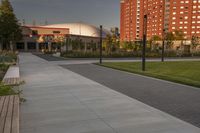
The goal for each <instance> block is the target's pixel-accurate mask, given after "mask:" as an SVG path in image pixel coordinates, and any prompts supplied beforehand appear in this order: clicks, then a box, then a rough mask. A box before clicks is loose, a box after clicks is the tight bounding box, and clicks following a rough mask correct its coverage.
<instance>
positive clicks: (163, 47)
mask: <svg viewBox="0 0 200 133" xmlns="http://www.w3.org/2000/svg"><path fill="white" fill-rule="evenodd" d="M164 54H165V29H163V42H162V58H161V61H162V62H164V56H165V55H164Z"/></svg>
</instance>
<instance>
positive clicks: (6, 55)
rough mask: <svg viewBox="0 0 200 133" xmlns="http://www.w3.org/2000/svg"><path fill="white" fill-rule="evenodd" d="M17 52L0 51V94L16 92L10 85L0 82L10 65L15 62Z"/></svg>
mask: <svg viewBox="0 0 200 133" xmlns="http://www.w3.org/2000/svg"><path fill="white" fill-rule="evenodd" d="M16 61H17V54H16V53H14V52H0V96H5V95H13V94H16V92H15V91H14V90H13V89H12V87H11V86H8V85H4V84H3V83H2V80H3V77H4V75H5V73H6V71H7V70H8V68H9V66H10V65H13V64H16Z"/></svg>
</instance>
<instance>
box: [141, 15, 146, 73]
mask: <svg viewBox="0 0 200 133" xmlns="http://www.w3.org/2000/svg"><path fill="white" fill-rule="evenodd" d="M146 41H147V14H146V15H144V23H143V48H142V71H145V70H146Z"/></svg>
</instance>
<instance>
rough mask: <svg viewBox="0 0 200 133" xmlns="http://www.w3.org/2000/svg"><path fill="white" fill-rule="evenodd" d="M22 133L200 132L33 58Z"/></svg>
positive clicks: (27, 60)
mask: <svg viewBox="0 0 200 133" xmlns="http://www.w3.org/2000/svg"><path fill="white" fill-rule="evenodd" d="M20 74H21V75H22V78H23V79H24V80H25V81H26V84H25V85H23V86H22V89H23V90H24V91H23V93H24V97H25V98H26V99H27V102H25V103H23V104H22V105H21V109H20V111H21V121H20V126H21V128H20V129H21V133H199V132H200V129H199V128H197V127H195V126H192V125H190V124H188V123H186V122H183V121H181V120H179V119H177V118H174V117H172V116H170V115H168V114H166V113H163V112H161V111H159V110H157V109H155V108H152V107H150V106H148V105H145V104H143V103H141V102H139V101H137V100H135V99H132V98H130V97H128V96H126V95H123V94H121V93H118V92H116V91H114V90H112V89H110V88H108V87H105V86H103V85H101V84H99V83H97V82H94V81H92V80H89V79H87V78H85V77H83V76H80V75H78V74H76V73H74V72H72V71H69V70H67V69H64V68H62V67H59V66H57V65H55V64H52V63H50V62H48V61H45V60H43V59H41V58H38V57H36V56H34V55H31V54H29V53H23V54H20Z"/></svg>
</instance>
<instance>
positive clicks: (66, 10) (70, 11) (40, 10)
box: [10, 0, 120, 28]
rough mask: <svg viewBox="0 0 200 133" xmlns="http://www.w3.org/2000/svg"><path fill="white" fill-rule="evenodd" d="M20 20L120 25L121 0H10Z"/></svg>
mask: <svg viewBox="0 0 200 133" xmlns="http://www.w3.org/2000/svg"><path fill="white" fill-rule="evenodd" d="M10 1H11V2H12V5H13V8H14V10H15V13H16V15H17V18H18V19H19V20H22V19H25V21H26V24H32V23H33V20H35V21H36V24H44V23H45V20H47V21H48V23H49V24H53V23H67V22H80V21H81V22H86V23H90V24H93V25H96V26H98V25H100V24H102V25H104V27H105V28H110V27H113V26H117V27H119V18H120V16H119V11H120V8H119V6H120V0H10Z"/></svg>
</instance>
